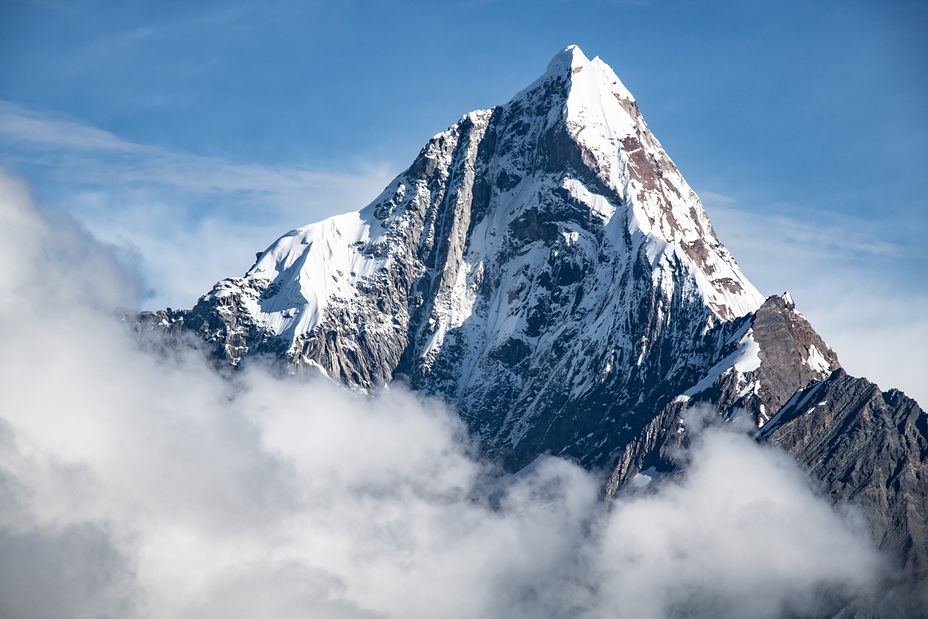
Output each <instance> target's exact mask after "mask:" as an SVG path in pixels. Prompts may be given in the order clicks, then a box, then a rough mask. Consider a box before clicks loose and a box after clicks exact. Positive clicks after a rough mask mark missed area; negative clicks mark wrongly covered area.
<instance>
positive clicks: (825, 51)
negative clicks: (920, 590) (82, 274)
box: [0, 0, 928, 403]
mask: <svg viewBox="0 0 928 619" xmlns="http://www.w3.org/2000/svg"><path fill="white" fill-rule="evenodd" d="M925 32H928V5H926V4H925V3H924V2H901V1H900V2H897V1H892V0H883V1H880V2H854V1H842V2H836V1H822V2H792V1H783V2H766V1H760V0H758V1H750V0H743V1H717V2H702V1H698V0H696V1H690V2H673V1H668V0H652V1H650V2H648V1H640V2H639V1H624V2H623V1H612V2H606V1H602V2H597V1H586V2H584V1H569V0H565V1H557V2H555V1H550V2H546V1H539V2H507V1H504V0H500V1H492V0H487V1H460V2H454V1H451V2H440V3H439V2H387V1H383V2H380V1H369V2H351V1H347V2H292V1H287V0H281V1H271V2H238V3H237V2H209V1H200V2H140V1H126V2H93V1H87V2H65V1H61V2H59V1H56V0H43V1H36V2H25V1H20V0H0V165H3V166H5V167H6V168H7V169H8V170H11V171H13V172H15V173H18V174H20V175H22V176H24V177H25V178H26V179H27V180H28V181H29V182H30V184H31V186H32V189H33V192H34V194H35V195H36V197H37V199H38V200H39V201H40V202H41V203H42V204H43V205H45V207H46V208H47V209H49V210H50V211H53V212H55V211H63V212H66V213H69V214H70V215H71V216H73V217H74V218H76V219H77V220H78V221H80V222H82V223H83V225H85V226H86V227H87V228H88V229H90V230H91V231H92V232H93V233H94V234H96V235H97V236H98V237H100V238H102V239H104V240H106V241H108V242H111V243H114V244H116V245H118V246H120V247H122V248H123V253H124V255H125V256H126V260H129V261H136V262H138V263H139V264H140V265H141V271H142V273H143V275H144V277H145V286H146V291H147V293H146V294H145V295H144V296H143V298H142V299H141V304H142V306H143V307H147V308H155V307H162V306H166V305H170V306H173V307H190V306H191V305H192V304H193V303H194V302H195V300H196V297H197V296H198V295H199V294H202V293H203V292H206V291H207V290H208V289H209V288H210V286H211V285H212V283H213V282H215V281H216V280H218V279H221V278H223V277H228V276H232V275H240V274H241V273H242V272H244V270H245V269H247V267H248V266H249V265H250V264H251V262H252V261H253V257H254V253H255V252H256V251H260V250H262V249H264V248H265V247H266V246H267V245H268V244H270V243H271V242H272V241H273V240H274V239H275V238H276V237H277V236H279V235H280V234H282V233H283V232H285V231H287V230H288V229H290V228H293V227H297V226H300V225H303V224H306V223H310V222H312V221H315V220H318V219H321V218H323V217H326V216H329V215H333V214H336V213H339V212H344V211H348V210H353V209H357V208H360V207H361V206H363V205H364V204H365V203H366V202H367V201H368V200H370V199H371V198H373V197H374V196H375V195H376V194H377V193H378V192H379V190H380V189H381V188H382V187H383V186H384V185H385V184H386V183H387V182H388V180H389V179H390V177H392V176H393V175H394V174H396V173H398V172H399V171H401V170H402V169H403V168H404V167H405V166H406V165H408V164H409V163H410V162H411V161H412V158H413V157H414V156H415V155H416V153H417V152H418V150H419V149H420V148H421V147H422V145H423V144H424V143H425V141H426V140H427V139H428V138H429V137H431V136H432V135H434V134H435V133H438V132H439V131H441V130H443V129H445V128H446V127H447V126H449V125H450V124H452V123H454V122H455V121H456V120H457V119H458V118H459V117H460V116H461V115H462V114H464V113H466V112H468V111H470V110H473V109H478V108H487V107H491V106H493V105H496V104H500V103H504V102H505V101H506V100H508V99H509V98H510V97H511V96H512V95H513V94H515V93H516V92H517V91H519V90H520V89H521V88H523V87H524V86H526V85H527V84H528V83H530V82H531V81H532V80H533V79H534V78H536V77H537V76H538V75H540V74H541V73H542V72H543V71H544V69H545V67H546V65H547V63H548V61H549V60H550V58H551V57H552V56H553V55H554V54H555V53H556V52H557V51H558V50H559V49H561V48H563V47H565V46H567V45H569V44H577V45H579V46H580V47H581V48H582V49H583V51H584V52H585V53H586V55H587V56H589V57H593V56H596V55H598V56H600V57H602V58H603V60H605V61H606V62H607V63H608V64H610V65H611V66H612V67H613V68H614V69H615V71H616V73H617V74H618V75H619V77H620V78H621V79H622V80H623V82H624V83H625V85H626V86H627V87H628V88H629V89H630V90H631V91H632V93H633V94H634V95H635V96H636V98H637V99H638V103H639V107H640V108H641V110H642V113H643V114H644V117H645V119H646V120H647V122H648V124H649V125H650V127H651V129H652V130H653V131H654V133H655V135H656V136H657V138H658V139H659V140H661V142H662V143H663V145H664V147H665V149H666V150H667V152H668V154H669V155H670V156H671V158H673V159H674V161H675V162H676V163H677V166H678V167H679V169H680V171H681V172H682V173H683V175H684V177H685V178H686V179H687V180H688V182H689V183H690V184H691V185H692V186H693V188H694V189H695V190H696V192H697V193H698V194H699V195H700V196H701V197H702V198H703V201H704V203H705V205H706V208H707V211H708V212H709V215H710V218H711V219H712V221H713V223H714V225H715V227H716V230H717V232H718V233H719V236H720V237H721V239H722V241H723V242H725V243H726V245H727V246H728V247H729V248H730V249H731V250H732V252H733V254H734V255H735V257H736V259H737V260H738V261H739V263H740V264H741V266H742V268H743V270H744V271H745V273H746V274H747V276H748V278H750V279H751V281H753V282H754V283H755V285H756V286H757V287H758V288H759V289H760V290H761V292H763V293H765V294H773V293H779V292H782V291H783V290H785V289H789V290H790V292H791V293H792V294H793V297H794V298H795V299H796V302H797V304H798V305H799V309H800V310H801V311H802V312H803V313H804V314H805V315H806V316H807V317H809V319H810V320H811V321H812V324H813V325H814V326H815V328H816V329H817V330H818V331H819V332H820V333H821V334H822V335H823V336H824V337H825V339H826V340H827V341H828V342H829V343H830V344H831V345H832V346H833V347H834V348H835V349H836V350H837V352H838V354H839V357H840V358H841V360H842V362H843V363H844V365H845V367H847V368H848V370H849V371H850V372H851V373H852V374H857V375H866V376H868V377H870V378H871V379H873V380H876V381H877V382H878V383H879V384H880V386H881V387H884V388H888V387H891V386H897V387H901V388H903V389H904V390H905V391H906V392H907V393H910V395H915V396H916V397H918V398H919V399H920V400H921V401H922V402H923V403H924V402H926V401H928V386H926V385H925V383H928V380H926V379H925V377H926V376H928V352H926V351H928V275H926V273H928V251H926V249H925V241H924V239H925V238H926V237H928V198H926V196H928V104H926V101H928V37H925V36H924V33H925Z"/></svg>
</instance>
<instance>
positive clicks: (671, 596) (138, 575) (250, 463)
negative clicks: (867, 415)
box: [0, 175, 883, 619]
mask: <svg viewBox="0 0 928 619" xmlns="http://www.w3.org/2000/svg"><path fill="white" fill-rule="evenodd" d="M0 223H2V225H0V286H2V287H3V289H4V290H6V291H8V293H7V294H5V295H4V296H3V297H2V298H0V337H2V338H3V341H4V342H5V354H4V355H3V356H2V358H0V494H2V498H3V500H2V501H0V548H2V549H3V552H2V553H0V575H2V576H3V577H2V578H0V614H2V615H3V616H4V617H11V618H19V617H23V618H25V617H29V618H30V619H41V618H46V617H48V618H55V619H66V618H69V617H88V616H89V617H97V616H100V617H102V616H118V617H125V618H133V617H156V618H159V619H160V618H175V617H176V618H190V619H193V618H197V617H216V616H223V617H229V618H235V617H252V616H257V615H260V616H275V617H281V618H283V619H285V618H286V617H300V616H306V614H307V613H315V614H321V615H324V616H328V617H345V618H355V617H358V618H361V617H364V618H367V617H402V618H404V619H414V618H416V617H435V616H442V617H507V618H518V617H536V618H537V617H563V616H574V617H591V618H592V617H620V618H621V617H629V618H631V617H635V618H654V619H659V618H663V617H671V616H679V614H680V612H681V610H682V609H688V610H689V611H691V612H689V614H687V616H691V617H706V618H708V617H713V618H719V617H738V618H742V619H744V618H758V619H760V618H765V617H770V618H773V617H780V616H782V615H783V614H784V613H785V612H789V611H794V612H819V611H821V610H822V609H823V608H827V607H828V605H829V604H831V603H834V602H835V601H836V600H840V599H842V597H843V596H846V595H866V594H867V592H868V591H873V590H874V589H873V588H874V587H875V586H876V584H877V583H878V580H879V578H880V577H881V574H882V569H883V568H882V565H883V564H882V559H881V557H880V556H879V555H878V554H877V553H876V552H875V551H874V550H873V548H872V546H871V542H870V540H869V536H868V535H867V533H866V531H865V530H864V528H863V527H862V526H861V525H862V522H861V521H860V519H859V518H857V517H856V515H855V514H854V513H853V512H850V511H846V510H841V509H837V508H835V507H832V506H831V505H830V504H829V502H828V501H826V500H825V499H823V498H822V497H820V496H818V495H816V493H815V492H814V491H813V490H812V488H811V487H810V485H809V482H808V479H807V477H806V475H805V473H804V472H803V471H801V470H800V469H799V467H798V466H797V465H796V463H795V462H794V461H793V460H792V459H791V458H790V457H789V456H788V455H786V454H785V453H782V452H780V451H778V450H776V449H774V448H768V447H763V446H759V445H757V444H756V443H754V442H753V441H752V440H751V438H750V436H748V435H746V434H743V433H740V432H739V431H738V430H737V428H730V429H727V430H725V429H708V430H705V431H704V433H703V434H701V435H700V438H699V439H698V440H697V441H696V442H695V444H694V446H693V447H692V448H691V450H690V451H689V453H687V454H685V455H686V461H685V467H686V472H685V474H683V475H681V476H677V477H672V478H664V479H662V480H659V481H655V482H651V484H649V485H647V486H646V487H645V488H644V489H643V490H641V489H639V490H638V491H636V492H633V493H630V494H628V495H626V496H622V497H619V498H618V499H617V500H615V501H612V502H609V503H604V502H603V501H602V500H601V497H600V488H601V482H602V480H601V479H600V478H599V477H598V476H597V475H596V474H594V473H590V472H588V471H585V470H583V469H581V468H579V467H578V466H576V465H574V464H571V463H569V462H567V461H564V460H559V459H556V458H542V459H541V460H539V461H537V462H536V463H535V464H534V465H533V466H531V467H529V468H528V469H526V470H524V471H522V472H521V473H519V474H517V475H510V476H505V477H501V478H500V477H493V476H492V473H493V471H492V470H491V468H490V467H489V466H488V464H486V463H485V462H483V461H482V460H481V459H480V458H479V457H478V456H477V452H476V450H475V448H474V446H473V445H472V444H471V443H470V442H469V440H468V438H467V436H466V434H465V431H464V428H463V425H462V423H461V422H460V421H459V420H458V419H457V417H456V416H455V415H454V414H452V413H451V412H450V411H448V410H447V409H445V408H444V407H443V405H442V404H441V403H440V402H438V401H435V400H430V399H426V398H423V397H421V396H418V395H416V394H413V393H409V392H407V391H405V390H404V389H402V388H395V389H391V390H389V391H385V392H383V393H381V394H379V395H377V396H376V397H372V398H370V397H366V396H361V395H359V394H353V393H349V392H347V391H345V390H343V389H341V388H340V387H338V386H336V385H334V384H332V383H330V382H328V381H325V380H321V379H320V380H316V381H300V380H292V379H281V378H279V377H275V376H274V375H273V374H272V373H270V372H268V371H265V370H263V369H262V368H261V367H259V366H255V367H252V368H251V369H249V370H246V371H243V372H241V373H240V374H238V375H237V376H236V377H235V378H234V379H233V380H231V381H230V380H226V379H223V378H221V377H220V376H218V375H217V374H216V373H215V372H214V371H212V370H211V369H209V368H208V366H207V365H206V364H205V362H204V361H203V359H202V358H201V357H200V356H199V354H198V353H197V352H196V351H193V350H191V351H187V352H171V351H160V352H159V351H158V346H157V342H156V341H148V342H143V341H140V340H139V338H138V337H137V336H135V335H133V333H132V331H131V329H129V328H128V327H127V325H126V324H125V323H123V322H122V321H121V320H120V319H119V315H118V313H117V312H115V311H114V310H113V308H114V307H119V306H124V305H125V304H126V303H127V302H129V301H130V300H131V298H132V297H133V296H134V295H136V294H137V287H136V285H135V283H136V278H134V277H133V274H132V273H126V272H125V270H124V268H123V266H122V265H121V264H120V260H119V258H118V256H116V255H114V253H113V250H112V248H110V247H108V246H106V245H103V244H101V243H99V242H98V241H96V240H95V239H93V238H92V237H91V236H90V235H89V234H87V233H86V232H85V231H84V230H83V229H82V228H81V227H79V226H78V225H76V224H74V223H67V222H62V221H55V222H54V223H49V222H48V221H47V220H46V219H44V218H43V217H42V216H41V215H40V214H39V213H38V211H37V210H36V209H35V208H34V205H33V204H32V201H31V198H30V197H29V194H28V189H27V187H26V185H25V183H24V182H22V181H21V180H19V179H15V178H11V177H9V176H7V175H3V176H0ZM143 344H144V345H143ZM681 462H683V461H682V460H681Z"/></svg>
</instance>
